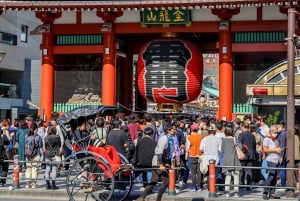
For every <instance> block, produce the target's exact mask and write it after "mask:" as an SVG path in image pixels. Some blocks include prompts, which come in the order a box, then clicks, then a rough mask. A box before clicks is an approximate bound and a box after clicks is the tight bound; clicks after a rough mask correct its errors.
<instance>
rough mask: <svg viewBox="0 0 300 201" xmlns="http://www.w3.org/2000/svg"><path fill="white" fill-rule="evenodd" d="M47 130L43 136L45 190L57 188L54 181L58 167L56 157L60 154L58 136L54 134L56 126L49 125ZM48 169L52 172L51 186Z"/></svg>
mask: <svg viewBox="0 0 300 201" xmlns="http://www.w3.org/2000/svg"><path fill="white" fill-rule="evenodd" d="M47 132H48V133H47V136H46V137H45V138H44V153H45V162H46V171H45V179H46V190H49V189H52V190H56V189H58V187H57V186H56V181H55V180H56V175H57V169H58V165H57V163H56V162H57V161H58V159H57V158H59V157H60V154H61V152H60V147H61V141H60V137H59V136H58V135H56V132H57V130H56V126H50V127H49V129H48V131H47ZM50 170H51V173H52V186H51V185H50Z"/></svg>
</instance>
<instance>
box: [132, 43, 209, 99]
mask: <svg viewBox="0 0 300 201" xmlns="http://www.w3.org/2000/svg"><path fill="white" fill-rule="evenodd" d="M137 73H138V78H137V79H138V88H139V91H140V93H141V94H142V96H143V97H145V98H146V99H148V100H150V101H152V102H155V103H187V102H190V101H193V100H194V99H195V98H197V96H198V95H199V93H200V91H201V86H202V76H203V60H202V54H201V52H200V51H199V50H198V48H197V47H196V46H195V45H194V44H192V43H191V42H189V41H185V40H182V39H178V38H161V39H156V40H152V41H151V42H149V43H147V44H146V45H145V46H144V47H143V48H142V49H141V50H140V52H139V56H138V72H137Z"/></svg>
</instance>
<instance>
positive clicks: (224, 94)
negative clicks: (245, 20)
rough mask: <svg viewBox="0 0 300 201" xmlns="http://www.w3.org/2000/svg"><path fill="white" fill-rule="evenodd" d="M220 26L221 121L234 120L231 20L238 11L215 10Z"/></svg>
mask: <svg viewBox="0 0 300 201" xmlns="http://www.w3.org/2000/svg"><path fill="white" fill-rule="evenodd" d="M212 12H213V14H215V15H218V16H219V18H220V24H219V91H220V92H219V119H225V120H226V121H231V120H232V105H233V75H232V72H233V70H232V42H231V29H230V28H231V27H230V19H231V17H232V15H234V14H237V13H238V12H239V10H238V9H233V10H232V9H220V10H217V9H215V10H213V11H212Z"/></svg>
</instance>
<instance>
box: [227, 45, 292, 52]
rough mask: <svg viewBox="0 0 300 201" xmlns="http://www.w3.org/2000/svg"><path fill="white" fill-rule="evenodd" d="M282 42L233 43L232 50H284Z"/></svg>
mask: <svg viewBox="0 0 300 201" xmlns="http://www.w3.org/2000/svg"><path fill="white" fill-rule="evenodd" d="M286 51H287V47H286V45H285V44H284V43H233V44H232V52H286Z"/></svg>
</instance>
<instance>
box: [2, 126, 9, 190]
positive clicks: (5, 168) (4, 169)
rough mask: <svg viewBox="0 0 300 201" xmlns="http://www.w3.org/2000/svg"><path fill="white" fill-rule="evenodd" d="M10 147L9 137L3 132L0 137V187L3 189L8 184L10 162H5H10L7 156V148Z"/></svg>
mask: <svg viewBox="0 0 300 201" xmlns="http://www.w3.org/2000/svg"><path fill="white" fill-rule="evenodd" d="M7 145H9V140H8V137H7V136H6V135H5V134H4V133H3V131H2V130H1V136H0V166H1V169H2V173H1V177H2V179H1V181H0V187H3V186H4V185H5V184H6V177H7V173H8V166H9V163H8V162H4V161H5V160H8V157H7V154H6V146H7Z"/></svg>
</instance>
